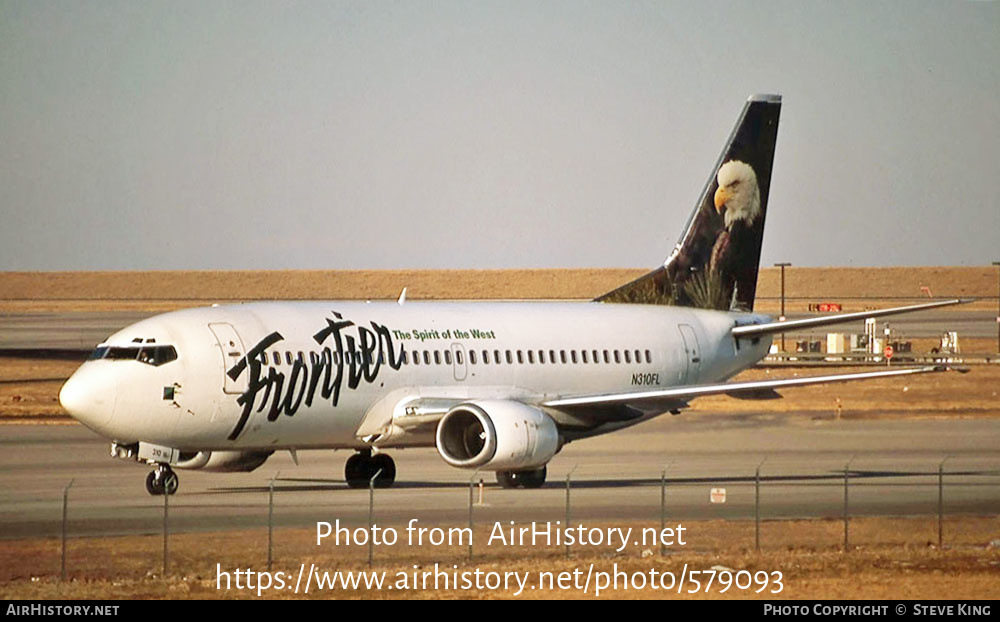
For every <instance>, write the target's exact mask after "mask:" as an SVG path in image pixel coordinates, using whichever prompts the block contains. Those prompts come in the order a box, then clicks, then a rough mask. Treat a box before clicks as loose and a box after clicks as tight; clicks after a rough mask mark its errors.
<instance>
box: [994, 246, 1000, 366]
mask: <svg viewBox="0 0 1000 622" xmlns="http://www.w3.org/2000/svg"><path fill="white" fill-rule="evenodd" d="M993 265H994V266H996V267H997V352H1000V261H994V262H993Z"/></svg>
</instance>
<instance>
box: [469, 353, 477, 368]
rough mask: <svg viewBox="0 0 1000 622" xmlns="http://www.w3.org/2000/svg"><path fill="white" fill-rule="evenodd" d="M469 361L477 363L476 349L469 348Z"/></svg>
mask: <svg viewBox="0 0 1000 622" xmlns="http://www.w3.org/2000/svg"><path fill="white" fill-rule="evenodd" d="M469 362H470V363H472V364H473V365H475V364H476V351H475V350H469Z"/></svg>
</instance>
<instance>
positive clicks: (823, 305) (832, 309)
mask: <svg viewBox="0 0 1000 622" xmlns="http://www.w3.org/2000/svg"><path fill="white" fill-rule="evenodd" d="M809 310H810V311H819V312H820V313H839V312H841V311H843V310H844V307H843V305H841V304H840V303H839V302H814V303H811V304H810V305H809Z"/></svg>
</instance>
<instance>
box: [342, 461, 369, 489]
mask: <svg viewBox="0 0 1000 622" xmlns="http://www.w3.org/2000/svg"><path fill="white" fill-rule="evenodd" d="M370 461H371V457H370V456H366V455H365V454H354V455H353V456H351V457H350V458H348V459H347V462H346V463H345V464H344V479H346V480H347V485H348V486H349V487H351V488H364V487H365V486H367V485H368V479H369V475H368V463H369V462H370Z"/></svg>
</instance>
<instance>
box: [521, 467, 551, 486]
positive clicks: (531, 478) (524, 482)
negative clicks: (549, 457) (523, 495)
mask: <svg viewBox="0 0 1000 622" xmlns="http://www.w3.org/2000/svg"><path fill="white" fill-rule="evenodd" d="M547 473H548V468H547V467H546V466H545V465H542V467H541V468H538V469H534V470H532V471H518V472H517V473H516V474H515V475H516V477H517V480H518V483H519V484H520V485H521V486H524V487H525V488H541V487H542V485H543V484H544V483H545V475H546V474H547Z"/></svg>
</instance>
